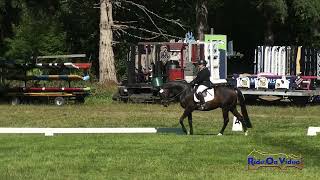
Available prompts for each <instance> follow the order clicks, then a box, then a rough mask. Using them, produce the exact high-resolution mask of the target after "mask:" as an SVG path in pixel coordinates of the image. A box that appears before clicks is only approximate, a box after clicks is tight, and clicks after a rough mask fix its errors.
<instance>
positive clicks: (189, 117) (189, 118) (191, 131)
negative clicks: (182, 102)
mask: <svg viewBox="0 0 320 180" xmlns="http://www.w3.org/2000/svg"><path fill="white" fill-rule="evenodd" d="M188 122H189V127H190V135H193V127H192V113H189V115H188Z"/></svg>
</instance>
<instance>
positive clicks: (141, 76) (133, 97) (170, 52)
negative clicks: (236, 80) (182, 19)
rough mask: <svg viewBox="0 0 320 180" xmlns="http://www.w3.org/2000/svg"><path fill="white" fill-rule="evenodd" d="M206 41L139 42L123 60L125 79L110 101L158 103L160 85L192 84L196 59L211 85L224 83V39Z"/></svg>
mask: <svg viewBox="0 0 320 180" xmlns="http://www.w3.org/2000/svg"><path fill="white" fill-rule="evenodd" d="M206 38H207V40H206V41H204V42H188V43H184V42H141V43H138V45H137V46H132V47H131V48H130V52H129V53H128V56H127V76H126V77H127V79H125V80H123V81H122V83H121V85H120V86H118V91H117V92H116V93H115V94H114V95H113V100H116V101H124V102H137V103H141V102H146V103H149V102H159V101H160V98H159V94H158V92H159V89H160V88H161V86H162V85H163V83H166V82H169V81H175V80H185V81H187V82H190V81H192V80H193V78H194V77H195V75H196V66H195V63H196V62H197V60H198V59H199V58H202V59H206V60H207V61H208V65H207V67H208V68H209V69H210V71H212V73H211V77H210V80H211V81H213V82H217V83H221V82H226V80H225V79H226V76H227V71H226V69H227V64H226V62H227V61H226V58H227V54H226V48H225V45H226V44H227V42H226V36H224V35H208V36H206ZM223 40H224V41H223ZM222 45H223V46H222Z"/></svg>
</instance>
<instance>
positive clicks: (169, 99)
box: [160, 87, 189, 102]
mask: <svg viewBox="0 0 320 180" xmlns="http://www.w3.org/2000/svg"><path fill="white" fill-rule="evenodd" d="M188 88H189V87H187V88H184V89H183V90H182V91H181V92H179V93H178V94H176V95H175V96H173V97H170V98H164V99H163V100H165V101H166V102H173V101H174V100H175V99H176V98H177V97H178V96H180V95H181V94H182V93H184V92H185V91H186V90H187V89H188ZM161 90H162V91H163V89H161ZM161 90H160V93H162V92H161Z"/></svg>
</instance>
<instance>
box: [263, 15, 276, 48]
mask: <svg viewBox="0 0 320 180" xmlns="http://www.w3.org/2000/svg"><path fill="white" fill-rule="evenodd" d="M264 44H265V45H268V46H273V44H274V32H273V22H272V20H267V28H266V31H265V35H264Z"/></svg>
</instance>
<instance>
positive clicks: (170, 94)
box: [159, 81, 190, 107]
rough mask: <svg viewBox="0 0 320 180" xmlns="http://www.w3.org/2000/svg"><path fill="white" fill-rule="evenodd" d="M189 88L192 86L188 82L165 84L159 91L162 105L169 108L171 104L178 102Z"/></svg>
mask: <svg viewBox="0 0 320 180" xmlns="http://www.w3.org/2000/svg"><path fill="white" fill-rule="evenodd" d="M188 87H190V86H189V84H188V83H187V82H186V81H171V82H168V83H166V84H164V85H163V86H162V89H160V91H159V95H160V99H161V104H162V105H163V106H165V107H167V106H168V105H169V103H170V102H172V101H176V100H177V99H178V98H179V97H180V95H181V94H182V93H183V92H184V91H185V90H187V89H188Z"/></svg>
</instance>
